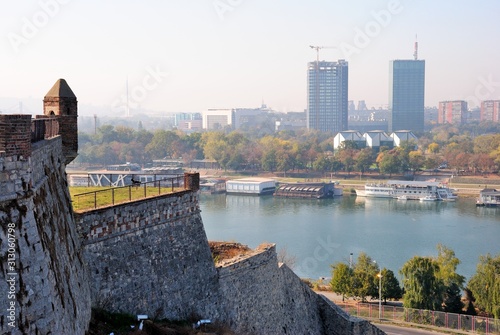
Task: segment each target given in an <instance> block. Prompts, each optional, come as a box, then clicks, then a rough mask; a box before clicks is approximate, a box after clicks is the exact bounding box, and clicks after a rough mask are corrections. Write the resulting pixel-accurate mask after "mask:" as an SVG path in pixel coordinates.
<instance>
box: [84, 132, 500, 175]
mask: <svg viewBox="0 0 500 335" xmlns="http://www.w3.org/2000/svg"><path fill="white" fill-rule="evenodd" d="M461 131H463V130H460V129H458V128H454V127H453V126H450V125H447V126H441V127H436V128H434V129H433V131H431V132H428V133H423V134H420V136H419V138H418V141H417V142H404V143H402V144H401V145H400V146H399V147H395V148H389V147H381V148H380V150H379V151H374V150H372V148H360V147H358V144H356V143H355V142H351V141H346V142H344V143H343V144H342V145H341V147H340V148H338V150H335V151H334V148H333V136H332V135H331V134H325V133H320V132H316V131H308V130H300V131H280V132H277V133H274V132H271V131H262V129H261V130H258V129H257V130H253V131H250V130H247V131H242V130H237V131H235V130H233V131H230V130H221V131H207V132H198V133H192V134H185V133H183V132H181V131H179V130H163V129H158V130H155V131H148V130H145V129H142V128H141V127H139V128H138V129H137V130H135V129H133V128H130V127H125V126H116V127H115V126H113V125H104V126H101V127H99V128H97V129H96V131H95V133H94V134H89V133H84V132H80V133H79V146H80V149H79V156H78V157H77V159H76V162H77V163H87V164H94V165H110V164H123V163H124V162H134V163H139V164H142V165H144V164H146V163H148V162H151V161H152V160H155V159H164V158H172V159H179V160H182V161H183V162H184V163H185V164H189V163H190V162H191V161H192V160H194V159H210V160H214V161H216V162H217V163H218V164H219V166H220V167H222V168H223V169H229V170H236V171H242V170H259V171H270V172H284V173H286V172H288V171H299V170H308V171H317V172H323V173H326V172H339V171H344V172H347V173H351V172H359V173H361V174H363V173H365V172H367V171H370V170H374V169H376V170H379V171H380V172H381V173H383V174H388V175H391V174H397V173H404V172H408V171H413V172H414V173H416V172H417V171H419V170H421V169H435V168H437V167H438V166H439V165H441V164H442V163H443V162H446V163H447V166H448V167H449V168H453V169H456V170H457V171H470V172H471V173H480V172H491V171H497V170H498V166H499V165H500V134H498V133H492V134H485V135H473V133H471V132H469V131H464V133H460V132H461Z"/></svg>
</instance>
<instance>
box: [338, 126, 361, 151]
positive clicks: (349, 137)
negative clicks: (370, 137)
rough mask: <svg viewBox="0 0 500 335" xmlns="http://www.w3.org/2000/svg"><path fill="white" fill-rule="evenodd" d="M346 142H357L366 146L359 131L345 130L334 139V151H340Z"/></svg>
mask: <svg viewBox="0 0 500 335" xmlns="http://www.w3.org/2000/svg"><path fill="white" fill-rule="evenodd" d="M344 141H355V142H358V143H362V144H363V145H364V144H365V139H364V138H363V136H362V135H361V133H360V132H359V131H357V130H344V131H341V132H338V133H337V135H335V137H334V138H333V149H335V150H336V149H338V148H339V146H340V144H341V143H342V142H344Z"/></svg>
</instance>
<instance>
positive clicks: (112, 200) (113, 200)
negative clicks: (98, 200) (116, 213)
mask: <svg viewBox="0 0 500 335" xmlns="http://www.w3.org/2000/svg"><path fill="white" fill-rule="evenodd" d="M111 204H112V205H114V204H115V189H114V188H112V189H111Z"/></svg>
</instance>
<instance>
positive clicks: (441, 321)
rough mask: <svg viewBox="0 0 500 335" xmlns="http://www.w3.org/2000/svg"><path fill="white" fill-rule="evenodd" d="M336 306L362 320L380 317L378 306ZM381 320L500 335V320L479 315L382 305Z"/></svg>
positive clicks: (359, 304)
mask: <svg viewBox="0 0 500 335" xmlns="http://www.w3.org/2000/svg"><path fill="white" fill-rule="evenodd" d="M335 304H337V305H338V306H339V307H341V308H342V309H344V310H345V311H346V312H347V313H349V314H351V315H353V316H357V317H360V318H367V319H378V316H379V314H378V313H379V310H378V305H374V304H368V303H357V304H349V303H343V302H339V301H336V302H335ZM381 318H382V319H383V320H390V321H399V322H409V323H417V324H421V325H430V326H434V327H441V328H446V329H449V330H459V331H466V332H472V333H476V334H488V335H490V334H492V335H496V334H500V319H494V318H487V317H483V316H477V315H466V314H455V313H446V312H439V311H428V310H422V309H413V308H405V307H399V306H388V305H382V311H381Z"/></svg>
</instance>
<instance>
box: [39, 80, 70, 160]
mask: <svg viewBox="0 0 500 335" xmlns="http://www.w3.org/2000/svg"><path fill="white" fill-rule="evenodd" d="M43 114H44V115H46V116H48V117H55V118H57V120H58V121H59V134H60V135H61V137H62V145H63V154H64V156H65V157H66V164H69V163H70V162H71V161H72V160H74V159H75V158H76V156H77V155H78V102H77V100H76V96H75V94H74V93H73V91H72V90H71V88H70V87H69V85H68V83H67V82H66V80H64V79H59V80H58V81H56V83H55V84H54V86H52V88H51V89H50V91H49V92H48V93H47V94H46V95H45V97H44V99H43Z"/></svg>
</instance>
